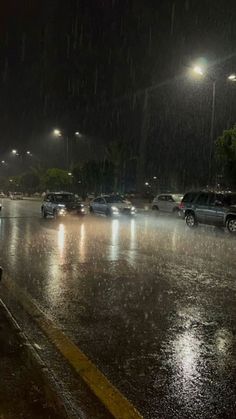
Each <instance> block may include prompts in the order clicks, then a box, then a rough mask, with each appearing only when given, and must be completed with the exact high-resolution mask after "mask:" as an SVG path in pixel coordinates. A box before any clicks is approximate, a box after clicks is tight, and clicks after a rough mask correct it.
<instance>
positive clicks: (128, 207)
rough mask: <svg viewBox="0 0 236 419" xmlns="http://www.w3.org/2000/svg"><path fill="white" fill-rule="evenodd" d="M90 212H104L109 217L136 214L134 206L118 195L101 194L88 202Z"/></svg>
mask: <svg viewBox="0 0 236 419" xmlns="http://www.w3.org/2000/svg"><path fill="white" fill-rule="evenodd" d="M89 208H90V212H92V213H98V214H105V215H107V216H109V217H112V216H119V215H122V214H123V215H129V216H135V215H136V208H135V207H134V206H133V205H132V204H131V202H129V201H127V200H126V199H124V198H123V197H122V196H120V195H102V196H98V197H97V198H95V199H94V200H93V201H92V202H90V207H89Z"/></svg>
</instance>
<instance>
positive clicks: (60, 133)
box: [53, 128, 82, 170]
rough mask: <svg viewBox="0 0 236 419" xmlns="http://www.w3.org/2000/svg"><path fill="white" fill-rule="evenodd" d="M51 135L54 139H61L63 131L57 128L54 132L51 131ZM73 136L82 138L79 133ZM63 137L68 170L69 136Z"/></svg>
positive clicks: (76, 132)
mask: <svg viewBox="0 0 236 419" xmlns="http://www.w3.org/2000/svg"><path fill="white" fill-rule="evenodd" d="M53 135H54V136H55V137H58V138H59V137H63V131H61V130H60V129H58V128H55V129H54V130H53ZM74 135H75V136H76V137H82V135H81V133H80V132H79V131H75V132H74ZM64 137H65V140H66V167H67V170H68V169H69V166H70V165H69V135H66V136H64Z"/></svg>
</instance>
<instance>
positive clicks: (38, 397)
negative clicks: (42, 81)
mask: <svg viewBox="0 0 236 419" xmlns="http://www.w3.org/2000/svg"><path fill="white" fill-rule="evenodd" d="M27 353H28V352H27V351H26V350H25V342H23V340H22V339H21V338H20V330H18V331H17V326H16V325H14V321H12V322H11V320H10V313H9V312H8V310H7V309H6V307H5V306H4V304H3V303H2V301H1V300H0V376H1V379H0V418H1V419H19V418H23V419H28V418H29V419H32V418H35V419H39V418H40V419H41V418H45V419H59V418H62V417H63V416H62V415H61V413H59V414H58V413H56V407H55V406H53V404H52V402H51V401H49V399H48V395H46V389H45V387H44V386H43V385H42V382H41V379H39V376H38V372H37V369H35V368H34V366H33V364H32V360H28V359H27Z"/></svg>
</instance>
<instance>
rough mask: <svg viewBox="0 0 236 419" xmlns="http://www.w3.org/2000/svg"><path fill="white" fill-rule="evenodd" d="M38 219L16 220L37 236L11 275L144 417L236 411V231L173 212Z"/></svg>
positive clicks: (32, 236) (20, 255)
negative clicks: (195, 224) (190, 223)
mask: <svg viewBox="0 0 236 419" xmlns="http://www.w3.org/2000/svg"><path fill="white" fill-rule="evenodd" d="M31 221H32V220H31ZM31 221H30V219H27V220H24V221H23V223H22V222H21V223H19V220H17V219H16V220H15V221H14V223H15V222H16V224H19V225H18V228H19V229H18V230H17V231H18V232H19V233H20V232H22V229H23V230H26V229H28V230H29V232H28V236H29V238H30V239H29V241H26V242H25V243H26V244H25V246H18V247H17V249H16V252H15V254H16V255H17V254H18V256H15V262H14V263H13V270H12V272H13V271H14V269H16V267H17V271H18V269H19V270H20V275H19V277H18V278H17V280H18V281H19V283H21V284H22V286H26V287H27V288H28V291H29V292H30V293H31V294H32V295H33V296H34V298H36V299H37V301H39V302H40V305H41V306H42V307H44V310H45V311H47V312H49V313H50V314H51V315H52V316H53V317H54V319H55V321H56V322H57V323H58V324H61V326H62V328H64V329H65V330H66V333H67V334H68V335H70V336H71V337H72V338H73V339H74V340H75V341H76V342H77V343H78V344H79V346H80V347H81V348H82V349H83V350H84V351H85V352H86V353H87V354H88V355H89V356H90V357H91V358H92V359H93V360H94V361H95V362H96V364H98V365H99V366H100V368H101V369H102V370H103V371H104V372H105V373H106V374H107V375H108V377H109V378H110V379H111V380H112V382H113V383H114V384H116V385H117V386H118V387H119V388H120V389H121V390H123V392H124V393H125V394H126V395H127V396H128V397H129V398H131V399H132V400H133V401H134V403H135V404H136V406H138V407H139V409H140V410H141V411H142V412H143V413H144V416H145V417H156V415H159V416H161V417H170V416H171V417H191V416H192V415H193V416H194V415H196V412H198V414H201V415H202V417H222V412H228V414H229V417H234V413H233V412H232V406H233V405H234V403H235V388H234V379H235V361H234V360H235V340H234V324H235V299H234V292H233V291H235V286H234V278H235V261H234V259H235V258H234V248H235V241H234V240H233V239H232V238H231V237H229V236H228V235H224V234H220V233H219V234H218V233H216V232H215V231H213V230H212V229H199V230H197V231H194V232H192V231H189V230H186V228H185V226H184V223H183V222H182V221H177V220H173V219H169V218H168V219H167V218H161V219H147V218H137V220H127V221H122V220H107V219H103V218H101V217H93V218H90V217H88V218H87V219H84V220H78V221H71V222H65V223H61V224H57V223H55V222H54V221H53V220H40V219H39V218H38V219H37V220H33V221H32V222H31ZM14 223H13V224H14ZM24 223H25V227H23V225H24ZM13 224H12V223H10V225H9V226H8V227H6V226H5V227H6V229H7V230H8V234H7V236H8V239H9V242H12V240H11V230H12V229H13V230H14V229H16V228H14V227H13ZM19 236H20V234H18V236H17V238H16V242H19ZM39 257H40V259H39ZM10 259H11V261H12V262H13V259H14V258H13V259H12V257H11V258H10ZM10 259H9V261H10ZM28 260H30V261H31V265H30V266H28V265H27V261H28ZM39 260H40V269H39V263H38V262H37V261H39ZM14 266H15V267H14ZM11 269H12V267H11ZM217 412H218V413H217ZM217 414H218V416H217ZM224 414H227V413H224Z"/></svg>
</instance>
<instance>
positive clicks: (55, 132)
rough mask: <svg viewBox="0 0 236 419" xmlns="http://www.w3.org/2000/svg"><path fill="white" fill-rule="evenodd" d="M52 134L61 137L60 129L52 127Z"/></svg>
mask: <svg viewBox="0 0 236 419" xmlns="http://www.w3.org/2000/svg"><path fill="white" fill-rule="evenodd" d="M53 134H54V135H56V137H61V131H60V130H59V129H54V131H53Z"/></svg>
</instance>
